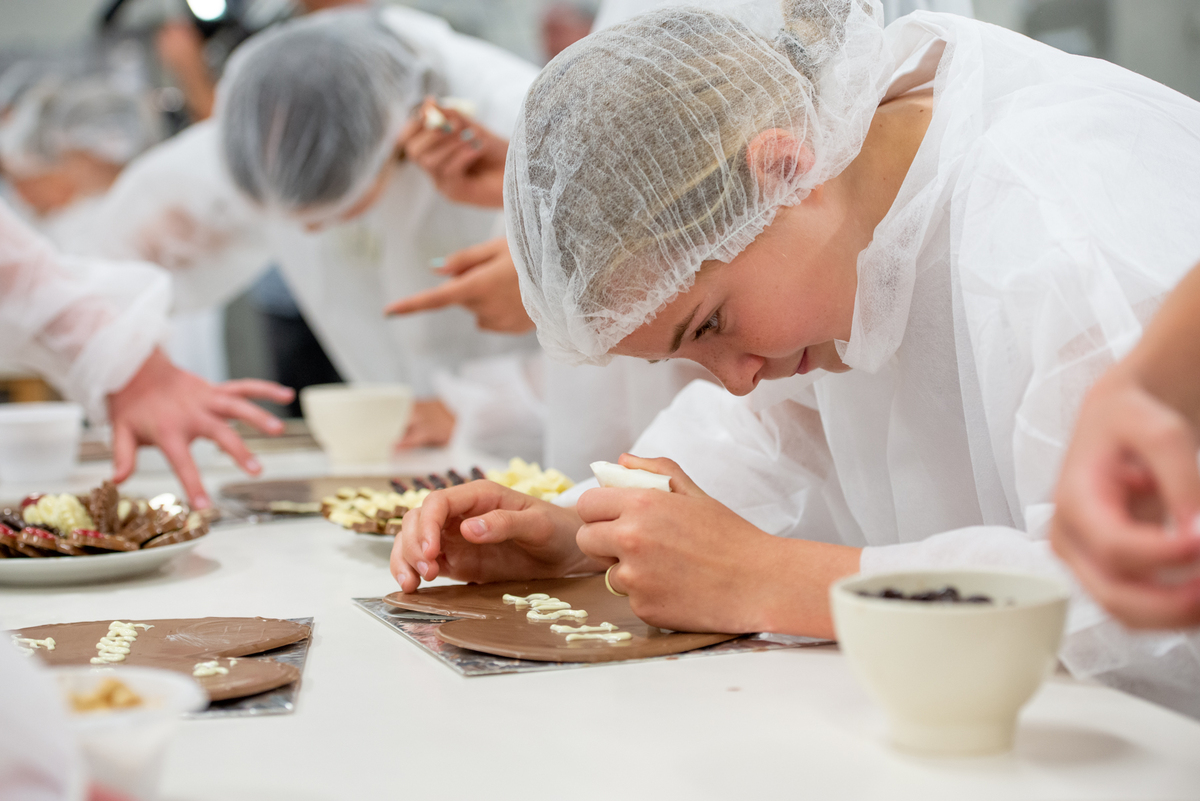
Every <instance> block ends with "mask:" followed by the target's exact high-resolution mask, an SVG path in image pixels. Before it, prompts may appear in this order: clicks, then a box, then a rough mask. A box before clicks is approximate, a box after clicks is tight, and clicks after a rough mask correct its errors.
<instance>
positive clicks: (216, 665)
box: [192, 659, 237, 679]
mask: <svg viewBox="0 0 1200 801" xmlns="http://www.w3.org/2000/svg"><path fill="white" fill-rule="evenodd" d="M236 661H237V660H234V659H231V660H229V664H230V665H233V664H234V662H236ZM227 673H229V668H226V667H221V663H220V662H218V661H217V660H215V659H214V660H212V661H211V662H197V663H196V666H195V667H194V668H192V675H193V676H195V677H196V678H198V679H203V678H206V677H208V676H224V675H226V674H227Z"/></svg>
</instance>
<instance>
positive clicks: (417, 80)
mask: <svg viewBox="0 0 1200 801" xmlns="http://www.w3.org/2000/svg"><path fill="white" fill-rule="evenodd" d="M434 81H435V78H434V76H433V72H432V70H431V68H430V66H429V65H428V64H427V63H426V62H425V61H424V60H423V59H422V58H421V56H420V55H419V54H418V53H417V52H416V51H415V50H414V49H413V48H412V47H410V46H409V45H408V44H406V43H404V42H401V41H400V39H399V38H397V36H396V35H395V34H394V33H392V32H391V31H390V30H388V29H387V28H386V27H384V26H383V25H382V24H381V23H380V21H379V20H378V18H377V15H376V13H375V12H373V11H361V12H359V11H354V12H347V11H338V12H334V13H324V14H316V15H313V16H311V17H306V18H304V19H300V20H296V21H293V22H289V23H286V24H284V25H280V26H278V27H276V28H273V29H270V30H268V31H266V32H264V33H261V34H259V35H257V36H255V37H254V38H253V39H251V40H250V41H249V42H247V43H246V45H244V46H243V47H242V48H241V49H240V50H238V51H237V52H236V53H235V54H234V56H233V58H232V59H231V60H230V64H229V67H228V69H227V70H226V73H225V77H224V79H223V80H222V82H221V86H220V88H219V91H218V100H217V116H218V119H219V124H220V126H221V146H222V150H223V152H224V158H225V162H226V165H227V166H228V168H229V170H230V172H231V173H232V176H233V179H234V181H235V182H236V183H237V185H238V187H239V188H240V189H241V190H242V191H243V192H245V193H246V194H247V195H249V196H250V197H251V198H253V199H254V200H256V201H258V202H259V203H261V204H263V205H264V206H266V207H268V208H270V209H273V210H278V211H283V212H286V213H292V214H303V215H305V216H310V215H321V216H329V215H337V214H338V213H339V212H342V211H345V210H346V209H348V208H349V207H351V206H353V205H354V204H355V203H356V202H357V201H358V200H359V199H360V198H361V197H362V195H363V194H364V193H365V192H366V191H367V190H368V189H369V188H370V187H371V186H372V185H373V184H374V182H375V180H376V179H377V177H378V175H379V172H380V170H381V169H382V168H383V166H384V164H386V163H387V160H388V159H389V158H391V157H392V155H393V152H394V149H395V139H396V136H397V135H398V134H399V131H400V129H401V127H402V126H403V124H404V122H405V120H406V119H407V117H408V115H409V114H410V113H411V112H412V110H413V109H414V108H415V107H416V106H417V105H418V104H419V103H420V102H421V100H422V98H423V96H424V95H425V94H426V93H428V92H431V91H435V87H434V86H433V83H434Z"/></svg>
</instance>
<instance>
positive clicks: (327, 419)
mask: <svg viewBox="0 0 1200 801" xmlns="http://www.w3.org/2000/svg"><path fill="white" fill-rule="evenodd" d="M300 408H301V410H302V411H303V412H304V419H305V421H306V422H307V423H308V427H309V429H310V430H311V431H312V434H313V438H314V439H316V440H317V442H319V443H320V445H321V447H322V448H323V449H324V450H325V453H326V454H328V455H329V461H330V462H332V463H333V464H334V465H336V466H339V467H344V466H347V465H372V464H386V463H387V462H388V461H389V460H390V459H391V456H392V450H393V448H394V447H395V445H396V442H397V440H399V439H400V436H401V435H402V434H403V433H404V430H405V429H406V428H407V427H408V421H409V418H410V417H411V416H412V408H413V392H412V389H410V388H409V387H408V386H406V385H404V384H320V385H317V386H312V387H305V388H304V389H302V390H301V391H300Z"/></svg>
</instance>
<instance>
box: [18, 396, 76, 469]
mask: <svg viewBox="0 0 1200 801" xmlns="http://www.w3.org/2000/svg"><path fill="white" fill-rule="evenodd" d="M82 425H83V408H82V407H81V406H79V404H77V403H57V402H52V403H5V404H0V484H31V483H37V482H56V481H65V480H66V479H67V478H68V477H69V476H70V475H71V471H72V470H74V469H75V465H76V464H77V463H78V461H79V439H80V437H81V435H82V433H83V430H82Z"/></svg>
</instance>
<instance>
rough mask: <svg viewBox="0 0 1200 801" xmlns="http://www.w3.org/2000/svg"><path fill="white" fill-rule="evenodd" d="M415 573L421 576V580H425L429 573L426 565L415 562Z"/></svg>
mask: <svg viewBox="0 0 1200 801" xmlns="http://www.w3.org/2000/svg"><path fill="white" fill-rule="evenodd" d="M417 572H418V573H420V574H421V578H425V574H426V573H428V572H429V565H428V563H426V562H417Z"/></svg>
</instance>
